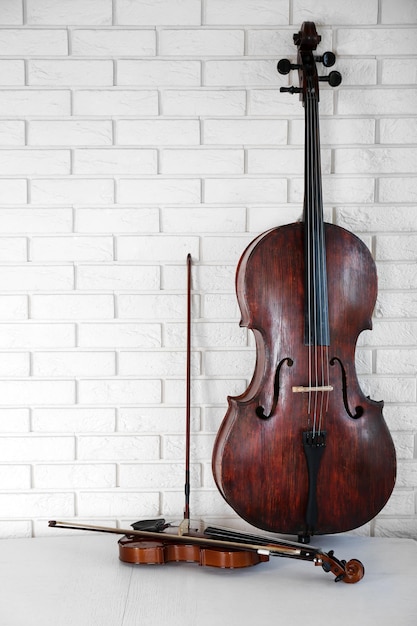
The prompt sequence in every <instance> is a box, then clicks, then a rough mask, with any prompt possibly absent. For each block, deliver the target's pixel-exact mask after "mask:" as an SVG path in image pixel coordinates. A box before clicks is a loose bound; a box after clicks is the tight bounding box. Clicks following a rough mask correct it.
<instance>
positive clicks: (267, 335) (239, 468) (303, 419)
mask: <svg viewBox="0 0 417 626" xmlns="http://www.w3.org/2000/svg"><path fill="white" fill-rule="evenodd" d="M313 27H314V24H312V23H309V22H307V23H304V24H303V26H302V32H301V33H299V34H298V35H299V37H300V36H301V35H302V34H303V32H304V33H305V32H307V34H308V38H307V39H308V43H307V52H305V51H304V49H303V48H302V44H299V58H298V62H299V64H302V65H307V63H308V62H307V61H306V56H307V57H310V55H311V48H312V47H314V46H312V44H311V38H312V36H314V33H315V28H314V30H313ZM294 37H296V36H294ZM304 39H305V38H304ZM318 40H319V39H318ZM299 72H300V70H299ZM313 79H314V76H313ZM303 81H304V89H306V87H305V84H306V83H307V79H306V77H305V76H304V75H303ZM311 84H316V83H313V82H312V83H311ZM316 91H317V90H316ZM312 93H313V95H310V94H309V95H308V96H307V98H309V99H310V100H311V101H310V100H308V101H307V102H306V103H305V106H306V107H307V109H308V111H307V110H306V159H305V169H306V170H307V174H306V182H305V201H304V219H303V221H301V222H297V223H294V224H289V225H286V226H281V227H277V228H274V229H271V230H269V231H267V232H266V233H263V234H262V235H259V236H258V237H257V238H256V239H255V240H254V241H253V242H252V243H251V244H249V246H248V247H247V248H246V250H245V251H244V253H243V255H242V257H241V259H240V261H239V264H238V268H237V273H236V291H237V298H238V302H239V306H240V310H241V326H245V327H247V328H248V329H250V330H251V331H252V332H253V334H254V337H255V342H256V365H255V369H254V373H253V376H252V380H251V382H250V384H249V386H248V388H247V390H246V391H245V392H244V393H243V394H241V395H240V396H237V397H229V398H228V404H229V408H228V411H227V413H226V416H225V417H224V419H223V422H222V424H221V426H220V429H219V431H218V434H217V438H216V441H215V445H214V451H213V463H212V469H213V475H214V478H215V481H216V484H217V487H218V489H219V491H220V493H221V494H222V495H223V497H224V498H225V500H226V501H227V502H228V503H229V505H230V506H231V507H232V508H233V509H234V510H235V511H236V512H237V514H238V515H239V516H240V517H241V518H243V519H245V520H246V521H247V522H249V523H250V524H252V525H253V526H255V527H258V528H262V529H263V530H266V531H272V532H280V533H289V534H297V535H298V536H299V539H300V540H303V541H306V542H307V541H308V540H309V536H311V535H313V534H323V533H326V534H327V533H338V532H343V531H347V530H351V529H354V528H357V527H359V526H361V525H363V524H365V523H367V522H368V521H370V520H371V519H372V518H373V517H374V516H375V515H376V514H377V513H378V512H379V511H380V510H381V509H382V508H383V506H384V505H385V503H386V502H387V500H388V498H389V497H390V495H391V492H392V490H393V487H394V484H395V475H396V457H395V449H394V445H393V442H392V439H391V435H390V433H389V431H388V428H387V425H386V423H385V421H384V418H383V415H382V407H383V402H376V401H373V400H371V399H370V398H369V397H366V396H365V395H364V393H363V392H362V390H361V388H360V385H359V382H358V379H357V375H356V370H355V350H356V344H357V339H358V336H359V335H360V333H361V332H362V331H363V330H365V329H371V326H372V322H371V317H372V311H373V308H374V305H375V300H376V296H377V275H376V269H375V264H374V261H373V259H372V256H371V254H370V252H369V250H368V248H367V247H366V245H365V244H364V243H363V242H362V241H361V240H360V239H359V238H358V237H356V236H355V235H353V234H352V233H350V232H349V231H347V230H345V229H343V228H341V227H338V226H336V225H333V224H328V223H324V221H323V215H322V201H321V181H320V163H319V161H320V159H319V145H317V142H318V119H317V102H316V101H315V98H316V96H315V92H314V89H312ZM311 111H313V113H311Z"/></svg>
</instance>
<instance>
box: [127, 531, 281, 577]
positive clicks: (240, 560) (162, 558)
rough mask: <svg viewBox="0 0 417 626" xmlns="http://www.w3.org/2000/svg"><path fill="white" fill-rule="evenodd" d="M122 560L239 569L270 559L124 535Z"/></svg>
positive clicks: (139, 562) (138, 563)
mask: <svg viewBox="0 0 417 626" xmlns="http://www.w3.org/2000/svg"><path fill="white" fill-rule="evenodd" d="M118 543H119V558H120V560H121V561H123V562H124V563H134V564H136V565H165V564H166V563H180V562H183V563H198V564H199V565H202V566H207V567H220V568H222V569H240V568H242V567H250V566H252V565H258V563H262V562H265V561H269V556H267V555H263V554H258V553H257V552H249V551H243V550H230V549H227V548H226V549H222V550H221V549H219V548H217V549H216V548H212V547H208V546H205V545H204V539H203V538H202V542H201V545H199V544H195V543H178V542H174V541H172V538H171V539H170V540H169V539H166V540H164V537H163V534H162V535H161V539H160V540H158V541H149V540H147V539H146V538H144V539H142V538H137V537H129V536H125V537H122V538H121V539H119V542H118Z"/></svg>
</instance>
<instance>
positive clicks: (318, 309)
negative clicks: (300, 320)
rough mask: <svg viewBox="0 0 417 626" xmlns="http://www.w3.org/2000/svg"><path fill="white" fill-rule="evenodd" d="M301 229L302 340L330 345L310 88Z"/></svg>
mask: <svg viewBox="0 0 417 626" xmlns="http://www.w3.org/2000/svg"><path fill="white" fill-rule="evenodd" d="M303 217H304V232H305V267H306V278H305V281H306V302H305V341H304V343H305V344H306V345H310V346H328V345H330V330H329V305H328V295H327V270H326V242H325V235H324V219H323V194H322V183H321V158H320V129H319V107H318V96H317V94H316V93H315V92H314V89H312V90H311V92H309V93H308V95H307V97H306V101H305V152H304V216H303Z"/></svg>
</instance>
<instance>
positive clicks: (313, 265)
mask: <svg viewBox="0 0 417 626" xmlns="http://www.w3.org/2000/svg"><path fill="white" fill-rule="evenodd" d="M308 83H309V84H308V89H307V101H306V106H308V132H307V134H308V152H309V157H310V168H309V185H308V187H309V199H310V203H309V212H310V222H311V231H310V233H311V237H310V239H311V255H310V259H309V262H310V267H309V273H310V274H312V283H313V284H312V297H311V300H310V310H311V317H312V320H311V322H312V324H311V325H312V327H313V330H312V342H311V343H312V344H313V348H312V350H313V354H314V363H313V367H314V387H315V391H314V401H313V436H314V435H315V433H316V427H317V401H318V392H317V387H318V348H317V345H318V335H317V323H318V319H317V267H316V259H317V225H316V210H315V208H316V207H315V203H316V197H315V178H314V176H315V167H314V165H315V155H314V142H313V136H314V128H313V126H314V125H313V121H314V118H313V113H314V111H313V107H312V94H311V91H312V88H311V78H309V80H308ZM310 386H313V385H311V381H310Z"/></svg>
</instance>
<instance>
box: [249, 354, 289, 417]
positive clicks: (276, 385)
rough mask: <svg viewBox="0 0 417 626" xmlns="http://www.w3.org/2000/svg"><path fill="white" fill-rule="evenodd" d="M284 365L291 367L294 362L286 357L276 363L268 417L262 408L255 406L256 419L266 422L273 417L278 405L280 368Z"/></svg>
mask: <svg viewBox="0 0 417 626" xmlns="http://www.w3.org/2000/svg"><path fill="white" fill-rule="evenodd" d="M284 363H286V364H287V365H288V367H292V365H293V364H294V361H293V360H292V359H290V358H289V357H286V358H285V359H282V360H281V361H280V362H279V363H278V367H277V369H276V371H275V378H274V399H273V402H272V407H271V411H270V412H269V415H265V409H264V407H263V406H257V407H256V410H255V413H256V415H257V416H258V417H260V418H261V419H262V420H267V419H269V418H270V417H272V416H273V414H274V412H275V409H276V408H277V404H278V396H279V387H280V385H279V374H280V371H281V368H282V366H283V365H284Z"/></svg>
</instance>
